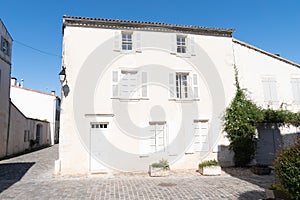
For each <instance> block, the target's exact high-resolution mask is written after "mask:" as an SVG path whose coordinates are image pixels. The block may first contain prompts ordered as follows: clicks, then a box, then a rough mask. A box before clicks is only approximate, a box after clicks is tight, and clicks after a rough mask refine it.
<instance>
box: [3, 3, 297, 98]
mask: <svg viewBox="0 0 300 200" xmlns="http://www.w3.org/2000/svg"><path fill="white" fill-rule="evenodd" d="M0 3H1V12H0V18H1V19H2V21H3V22H4V23H5V25H6V27H7V29H8V30H9V32H10V34H11V35H12V37H13V39H14V40H15V42H14V44H13V58H12V59H13V60H12V63H13V65H12V76H14V77H17V78H18V80H20V79H24V83H25V87H27V88H31V89H36V90H40V91H48V92H50V91H51V90H56V91H57V93H58V94H59V93H60V92H59V90H60V83H59V79H58V73H59V71H60V68H61V58H60V57H59V56H50V55H46V54H42V53H40V52H37V51H34V50H32V49H30V48H27V47H24V46H22V45H21V44H19V43H18V42H21V43H24V44H26V45H29V46H31V47H34V48H36V49H39V50H42V51H46V52H49V53H51V54H56V55H61V44H62V31H61V30H62V16H63V15H69V16H85V17H99V18H111V19H125V20H141V21H153V22H165V23H172V24H185V25H198V26H207V27H217V28H235V29H236V31H235V33H234V34H233V36H234V37H235V38H237V39H239V40H242V41H244V42H247V43H249V44H252V45H254V46H257V47H259V48H261V49H263V50H266V51H268V52H271V53H279V54H280V55H281V56H282V57H284V58H286V59H289V60H292V61H294V62H297V63H300V12H299V10H300V1H299V0H286V1H282V0H280V1H279V0H249V1H246V0H232V1H230V0H227V1H224V0H210V1H209V0H186V1H177V0H172V1H171V0H151V1H142V0H127V1H124V0H123V1H121V0H114V1H109V0H107V1H103V0H102V1H101V0H48V1H41V0H26V1H22V0H9V1H8V0H0Z"/></svg>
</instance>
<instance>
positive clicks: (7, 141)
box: [5, 98, 11, 156]
mask: <svg viewBox="0 0 300 200" xmlns="http://www.w3.org/2000/svg"><path fill="white" fill-rule="evenodd" d="M10 113H11V99H10V98H9V105H8V124H7V137H6V153H5V155H6V156H8V145H9V133H10Z"/></svg>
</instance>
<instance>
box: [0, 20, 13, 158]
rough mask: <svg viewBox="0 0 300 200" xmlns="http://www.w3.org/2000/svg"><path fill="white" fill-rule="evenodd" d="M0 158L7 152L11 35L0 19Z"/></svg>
mask: <svg viewBox="0 0 300 200" xmlns="http://www.w3.org/2000/svg"><path fill="white" fill-rule="evenodd" d="M0 40H1V44H0V158H1V157H3V156H5V155H6V153H7V142H8V134H9V112H10V110H9V108H10V101H9V93H10V73H11V53H12V51H11V49H12V37H11V36H10V34H9V32H8V31H7V29H6V28H5V25H4V24H3V22H2V21H1V19H0Z"/></svg>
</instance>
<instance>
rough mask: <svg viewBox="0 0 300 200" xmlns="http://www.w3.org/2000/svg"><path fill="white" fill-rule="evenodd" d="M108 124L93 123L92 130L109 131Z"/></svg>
mask: <svg viewBox="0 0 300 200" xmlns="http://www.w3.org/2000/svg"><path fill="white" fill-rule="evenodd" d="M107 127H108V122H100V123H92V124H91V128H92V129H107Z"/></svg>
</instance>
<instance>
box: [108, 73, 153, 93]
mask: <svg viewBox="0 0 300 200" xmlns="http://www.w3.org/2000/svg"><path fill="white" fill-rule="evenodd" d="M147 79H148V75H147V72H145V71H136V70H114V71H112V97H116V98H120V99H138V98H139V99H140V98H147V96H148V88H147V81H148V80H147Z"/></svg>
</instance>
